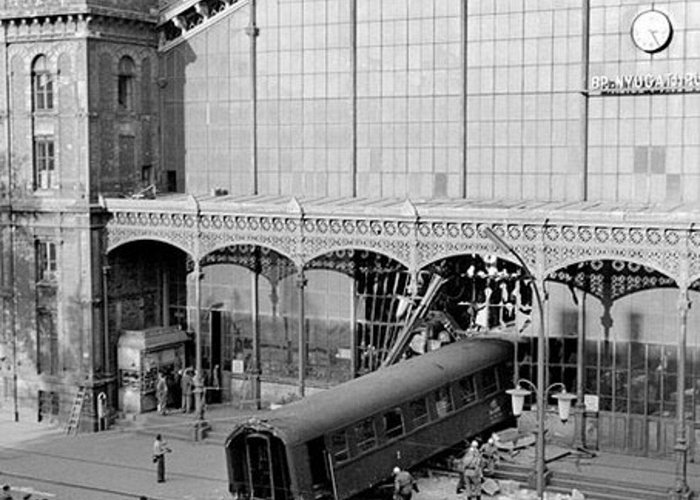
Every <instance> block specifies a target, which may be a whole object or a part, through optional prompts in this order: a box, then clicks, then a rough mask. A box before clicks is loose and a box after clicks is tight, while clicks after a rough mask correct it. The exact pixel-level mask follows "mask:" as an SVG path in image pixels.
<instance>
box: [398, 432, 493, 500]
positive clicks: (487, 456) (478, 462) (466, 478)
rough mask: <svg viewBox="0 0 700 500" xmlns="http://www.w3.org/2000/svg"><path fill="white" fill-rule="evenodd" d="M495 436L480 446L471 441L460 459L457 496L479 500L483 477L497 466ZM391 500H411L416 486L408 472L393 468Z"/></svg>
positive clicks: (416, 489) (416, 490) (491, 472)
mask: <svg viewBox="0 0 700 500" xmlns="http://www.w3.org/2000/svg"><path fill="white" fill-rule="evenodd" d="M497 439H498V438H497V436H496V435H493V436H491V437H490V438H489V440H488V441H487V442H486V443H484V444H483V445H482V446H479V442H478V441H472V442H471V444H470V446H469V449H468V450H467V452H466V453H465V454H464V456H463V457H462V458H461V459H460V461H459V462H460V476H459V482H458V483H457V494H461V493H464V494H465V495H466V498H467V499H468V500H472V499H474V500H481V488H482V483H483V479H484V476H485V475H486V476H489V475H491V474H493V473H494V471H495V469H496V466H497V465H498V459H499V452H498V443H497ZM393 474H394V495H393V500H411V497H412V496H413V493H414V492H418V485H417V483H416V480H415V479H414V478H413V476H412V475H411V473H410V472H408V471H406V470H401V468H400V467H394V471H393Z"/></svg>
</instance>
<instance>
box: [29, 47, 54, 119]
mask: <svg viewBox="0 0 700 500" xmlns="http://www.w3.org/2000/svg"><path fill="white" fill-rule="evenodd" d="M31 82H32V111H33V112H35V113H43V112H50V111H53V110H54V109H55V106H56V89H55V85H54V84H55V78H54V76H53V74H52V73H51V71H50V69H49V67H48V62H47V58H46V56H45V55H43V54H41V55H38V56H37V57H35V58H34V62H33V63H32V74H31Z"/></svg>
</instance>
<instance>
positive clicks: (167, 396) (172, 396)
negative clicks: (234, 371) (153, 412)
mask: <svg viewBox="0 0 700 500" xmlns="http://www.w3.org/2000/svg"><path fill="white" fill-rule="evenodd" d="M204 375H205V377H204V379H203V380H201V383H202V385H203V387H207V388H208V389H219V388H220V380H219V365H216V366H215V367H214V369H213V370H211V373H209V371H208V370H205V373H204ZM196 379H197V372H196V371H195V370H194V369H193V368H191V367H187V368H185V369H184V370H178V371H177V372H176V373H175V374H174V376H170V375H169V374H166V373H163V372H159V373H158V381H157V382H156V401H157V409H158V413H160V414H161V415H167V413H168V407H173V406H176V404H177V401H178V399H179V402H180V410H181V411H182V412H184V413H190V412H191V411H193V410H194V395H195V388H196ZM215 392H216V391H212V390H208V391H207V392H206V396H205V397H206V402H216V401H214V400H213V398H215V397H216V394H214V393H215ZM178 396H179V398H178Z"/></svg>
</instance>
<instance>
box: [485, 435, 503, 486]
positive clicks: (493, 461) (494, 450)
mask: <svg viewBox="0 0 700 500" xmlns="http://www.w3.org/2000/svg"><path fill="white" fill-rule="evenodd" d="M481 457H482V460H483V473H484V475H486V476H490V475H492V474H493V473H494V472H495V471H496V467H497V466H498V458H499V456H498V446H497V445H496V437H495V436H491V437H490V438H489V440H488V441H487V442H486V443H485V444H484V445H483V446H482V447H481Z"/></svg>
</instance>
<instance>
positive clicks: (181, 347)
mask: <svg viewBox="0 0 700 500" xmlns="http://www.w3.org/2000/svg"><path fill="white" fill-rule="evenodd" d="M187 341H188V336H187V333H186V332H184V331H183V330H181V329H180V328H179V327H177V326H168V327H154V328H147V329H145V330H124V331H123V332H122V334H121V336H120V337H119V343H118V347H117V363H118V368H119V408H120V409H121V410H122V411H124V412H126V413H142V412H144V411H150V410H154V409H155V408H156V382H157V380H158V372H164V373H167V374H172V375H175V374H176V373H177V372H178V370H180V369H182V368H184V367H185V344H186V342H187Z"/></svg>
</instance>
